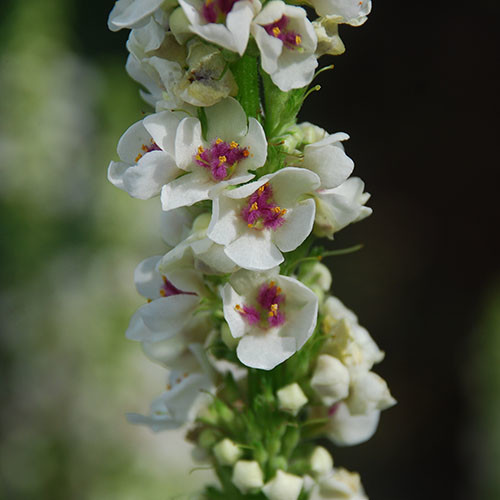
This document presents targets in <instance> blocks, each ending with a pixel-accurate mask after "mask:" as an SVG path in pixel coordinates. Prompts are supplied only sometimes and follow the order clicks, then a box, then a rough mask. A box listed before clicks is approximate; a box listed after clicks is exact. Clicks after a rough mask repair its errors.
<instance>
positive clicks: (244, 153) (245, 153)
mask: <svg viewBox="0 0 500 500" xmlns="http://www.w3.org/2000/svg"><path fill="white" fill-rule="evenodd" d="M249 154H250V153H249V152H248V150H246V149H244V150H243V156H244V157H245V158H246V157H247V156H248V155H249Z"/></svg>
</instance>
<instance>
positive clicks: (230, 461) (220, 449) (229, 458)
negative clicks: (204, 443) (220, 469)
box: [213, 438, 243, 465]
mask: <svg viewBox="0 0 500 500" xmlns="http://www.w3.org/2000/svg"><path fill="white" fill-rule="evenodd" d="M213 452H214V455H215V458H216V459H217V461H218V462H219V463H220V464H221V465H234V464H235V463H236V462H237V461H238V459H239V458H240V457H241V455H242V454H243V452H242V451H241V449H240V448H239V446H238V445H237V444H235V443H233V441H231V440H230V439H228V438H224V439H223V440H222V441H219V442H218V443H217V444H216V445H215V446H214V448H213Z"/></svg>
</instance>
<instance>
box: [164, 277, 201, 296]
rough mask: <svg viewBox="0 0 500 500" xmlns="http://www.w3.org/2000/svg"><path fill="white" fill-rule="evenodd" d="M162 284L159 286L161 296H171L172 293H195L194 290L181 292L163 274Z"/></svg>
mask: <svg viewBox="0 0 500 500" xmlns="http://www.w3.org/2000/svg"><path fill="white" fill-rule="evenodd" d="M162 279H163V284H162V285H161V287H160V295H161V296H162V297H171V296H172V295H196V293H194V292H183V291H182V290H179V289H178V288H177V287H176V286H175V285H174V284H173V283H172V282H171V281H169V280H168V279H167V278H166V277H165V276H162Z"/></svg>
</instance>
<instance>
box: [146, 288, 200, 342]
mask: <svg viewBox="0 0 500 500" xmlns="http://www.w3.org/2000/svg"><path fill="white" fill-rule="evenodd" d="M199 302H200V299H199V297H198V296H196V295H184V294H182V295H172V296H170V297H162V298H160V299H156V300H153V302H150V303H149V304H145V305H143V306H142V307H141V308H140V309H139V310H140V311H141V315H142V320H143V321H144V324H145V325H146V326H147V327H148V328H149V329H150V330H151V333H152V335H151V338H150V339H144V340H149V341H158V340H163V339H167V338H170V337H172V336H174V335H176V334H177V333H179V332H180V330H181V329H182V328H183V326H184V325H185V324H186V319H187V318H189V317H190V315H191V314H192V313H193V312H194V309H195V308H196V306H197V305H198V304H199Z"/></svg>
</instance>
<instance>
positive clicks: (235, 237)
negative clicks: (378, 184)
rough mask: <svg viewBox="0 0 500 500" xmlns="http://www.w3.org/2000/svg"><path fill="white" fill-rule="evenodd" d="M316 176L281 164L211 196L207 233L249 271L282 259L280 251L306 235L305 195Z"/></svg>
mask: <svg viewBox="0 0 500 500" xmlns="http://www.w3.org/2000/svg"><path fill="white" fill-rule="evenodd" d="M318 186H319V178H318V176H317V175H315V174H314V173H312V172H308V171H306V170H303V169H300V168H293V167H290V168H285V169H283V170H280V171H278V172H276V173H275V174H271V175H268V176H264V177H261V178H260V179H259V180H258V181H256V182H251V183H249V184H246V185H245V186H241V187H239V188H236V189H232V190H225V191H224V192H223V193H221V195H220V196H219V197H218V198H216V199H215V200H214V203H213V216H212V221H211V222H210V227H209V229H208V233H207V234H208V237H209V238H210V239H211V240H213V241H214V242H216V243H218V244H220V245H224V246H225V249H224V252H225V254H226V255H227V256H228V257H229V258H230V259H231V260H232V261H233V262H235V263H236V264H237V265H239V266H240V267H243V268H245V269H250V270H253V271H261V270H266V269H271V268H273V267H275V266H277V265H279V264H280V263H281V262H283V255H282V254H281V252H290V251H292V250H295V249H296V248H297V247H298V246H299V245H300V244H301V243H303V241H304V240H305V239H306V238H307V236H308V235H309V234H310V232H311V230H312V227H313V224H314V215H315V204H314V201H313V200H312V199H310V198H309V199H304V197H305V195H306V194H307V193H311V192H314V190H315V189H316V188H317V187H318Z"/></svg>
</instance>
